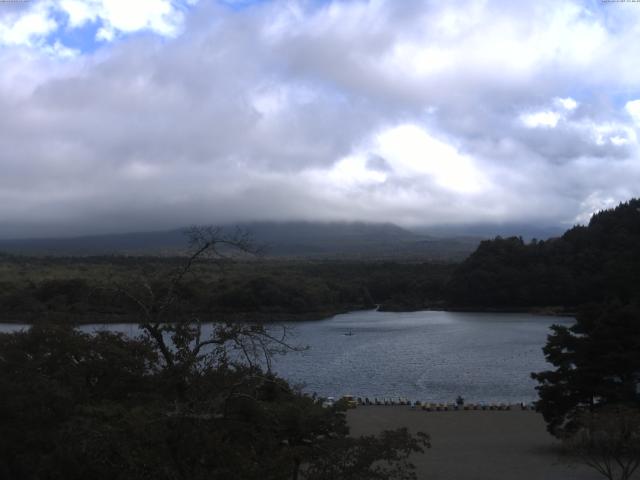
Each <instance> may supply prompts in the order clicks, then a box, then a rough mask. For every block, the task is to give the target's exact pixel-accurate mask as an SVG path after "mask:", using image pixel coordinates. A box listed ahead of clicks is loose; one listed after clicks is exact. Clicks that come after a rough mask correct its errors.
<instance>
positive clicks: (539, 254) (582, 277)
mask: <svg viewBox="0 0 640 480" xmlns="http://www.w3.org/2000/svg"><path fill="white" fill-rule="evenodd" d="M638 285H640V199H633V200H630V201H628V202H625V203H621V204H620V205H618V206H617V207H616V208H614V209H611V210H605V211H602V212H599V213H597V214H595V215H593V217H592V218H591V220H590V222H589V224H588V225H587V226H575V227H573V228H572V229H570V230H568V231H567V232H566V233H565V234H564V235H562V236H561V237H559V238H553V239H550V240H547V241H537V240H532V241H531V242H530V243H525V242H524V241H523V240H522V238H520V237H511V238H501V237H497V238H496V239H494V240H487V241H483V242H482V243H481V244H480V245H479V247H478V249H477V250H476V251H475V252H474V253H473V254H472V255H471V256H470V257H469V258H468V259H466V260H465V261H464V262H463V263H462V264H461V265H460V266H459V267H458V268H457V269H456V271H455V272H454V274H453V276H452V278H451V280H450V282H449V283H448V287H447V290H448V292H447V293H448V297H449V301H450V303H451V304H452V305H456V306H478V307H490V306H491V307H532V306H551V305H558V306H564V307H569V308H572V307H575V306H577V305H581V304H584V303H586V302H599V301H607V300H613V299H617V300H620V301H622V302H628V301H630V300H631V299H633V298H637V296H638V295H639V294H640V289H639V288H638Z"/></svg>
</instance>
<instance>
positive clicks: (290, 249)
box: [0, 222, 481, 260]
mask: <svg viewBox="0 0 640 480" xmlns="http://www.w3.org/2000/svg"><path fill="white" fill-rule="evenodd" d="M236 228H240V229H242V230H243V231H246V232H248V233H249V235H250V236H251V238H252V239H253V241H254V243H255V244H256V245H259V246H262V247H263V249H264V252H265V255H266V256H267V257H315V258H339V257H349V258H372V257H380V258H400V257H403V258H409V259H410V258H423V259H424V258H426V259H435V260H460V259H463V258H465V257H466V256H468V255H469V254H470V253H471V252H472V251H473V250H474V249H475V248H476V247H477V245H478V243H479V242H480V240H481V238H479V237H473V236H464V237H463V236H460V237H449V238H443V237H442V236H439V237H435V236H430V235H425V234H422V233H416V232H412V231H409V230H407V229H404V228H401V227H399V226H397V225H394V224H392V223H364V222H329V223H321V222H254V223H245V224H239V225H237V226H236V225H228V226H224V227H222V231H223V232H226V233H232V232H233V231H234V230H235V229H236ZM187 248H188V244H187V237H186V236H185V234H184V230H183V229H174V230H168V231H157V232H135V233H125V234H111V235H91V236H80V237H71V238H31V239H28V238H27V239H11V240H0V251H2V252H6V253H13V254H29V255H34V254H36V255H71V256H73V255H78V256H82V255H105V254H130V255H175V254H180V253H184V252H185V251H186V249H187Z"/></svg>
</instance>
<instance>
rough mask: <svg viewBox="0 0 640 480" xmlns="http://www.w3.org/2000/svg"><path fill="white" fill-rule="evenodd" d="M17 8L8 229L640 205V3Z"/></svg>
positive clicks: (72, 0) (5, 45)
mask: <svg viewBox="0 0 640 480" xmlns="http://www.w3.org/2000/svg"><path fill="white" fill-rule="evenodd" d="M134 3H135V5H136V7H135V9H133V10H132V8H133V7H131V6H130V5H132V4H131V2H118V1H115V0H86V1H80V0H60V1H58V2H56V1H47V0H43V1H41V2H29V3H25V4H7V6H6V7H5V6H4V5H1V4H0V111H1V112H2V116H0V167H2V172H3V174H2V175H1V176H0V235H1V236H21V235H57V234H75V233H91V232H106V231H124V230H141V229H148V228H168V227H174V226H179V225H184V224H188V223H192V222H229V221H231V222H233V221H245V220H285V219H312V220H355V219H357V220H370V221H393V222H397V223H400V224H404V225H430V224H442V223H464V222H473V223H478V222H507V221H517V222H520V223H522V222H537V223H543V224H557V223H565V224H571V223H574V222H578V221H584V220H585V219H587V218H588V216H589V214H590V213H591V212H593V211H595V210H598V209H600V208H603V207H607V206H610V205H612V204H615V203H616V202H618V201H620V200H624V199H627V198H629V197H631V196H634V195H639V194H640V158H639V156H638V137H637V135H638V129H639V128H640V91H639V90H640V88H638V87H637V86H638V85H640V65H639V63H640V51H639V50H640V42H639V41H638V40H640V21H639V20H640V5H638V4H634V3H628V4H624V3H609V4H606V3H605V4H601V3H599V2H595V1H594V2H577V1H569V0H567V1H558V0H540V1H537V2H528V3H530V4H526V5H525V4H522V3H521V2H518V3H517V5H515V4H514V2H507V1H506V0H505V1H502V0H495V1H485V0H463V1H460V2H455V4H452V3H450V2H435V1H433V2H432V1H417V0H406V1H403V2H394V1H391V0H371V1H367V2H365V1H348V2H347V1H342V2H340V1H334V2H321V3H319V2H317V1H314V2H312V1H304V0H300V1H276V2H259V3H255V4H252V3H251V2H240V3H238V2H224V3H223V2H213V1H205V0H201V1H200V2H198V3H195V2H193V1H190V2H187V1H184V2H176V1H173V2H171V1H169V0H144V1H140V2H137V1H136V2H134Z"/></svg>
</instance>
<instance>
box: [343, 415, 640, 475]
mask: <svg viewBox="0 0 640 480" xmlns="http://www.w3.org/2000/svg"><path fill="white" fill-rule="evenodd" d="M347 418H348V421H349V425H350V427H351V432H352V434H353V435H366V434H374V433H377V432H379V431H381V430H386V429H395V428H399V427H408V428H409V429H410V430H411V431H412V432H417V431H423V432H425V433H428V434H429V435H430V436H431V444H432V448H431V449H429V450H427V451H426V452H425V453H424V454H421V455H416V456H415V457H414V458H413V462H414V463H415V465H416V467H417V473H418V478H419V479H421V480H422V479H424V480H597V479H602V478H604V477H601V476H600V475H599V474H598V473H596V472H595V471H594V470H592V469H590V468H588V467H586V466H583V465H576V464H570V461H569V459H568V458H566V457H563V456H562V455H561V454H560V452H559V451H558V449H557V446H558V443H557V441H556V440H555V439H554V438H553V437H552V436H551V435H549V434H548V433H547V431H546V430H545V424H544V421H543V419H542V417H541V416H540V415H539V414H538V413H535V412H532V411H522V410H515V409H514V410H510V411H447V412H425V411H422V410H415V409H412V408H411V407H408V406H388V407H387V406H360V407H358V408H356V409H354V410H350V411H349V412H348V415H347ZM633 478H634V479H637V478H640V476H639V475H638V472H636V475H635V476H634V477H633Z"/></svg>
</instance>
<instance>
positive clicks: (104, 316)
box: [0, 257, 454, 322]
mask: <svg viewBox="0 0 640 480" xmlns="http://www.w3.org/2000/svg"><path fill="white" fill-rule="evenodd" d="M184 261H185V259H184V258H168V259H162V258H157V257H147V258H144V257H89V258H48V259H47V258H24V257H4V258H3V259H2V262H1V263H0V267H1V269H2V270H1V272H0V314H1V315H2V316H3V319H4V320H5V321H34V320H38V319H41V318H49V319H54V320H64V319H70V320H73V321H89V322H93V321H128V320H129V319H128V318H127V317H128V316H130V315H131V316H133V315H135V314H136V312H137V310H136V309H137V305H136V304H135V295H148V294H149V291H151V292H155V294H156V295H160V294H162V292H165V291H166V290H167V289H168V288H171V278H172V275H173V274H175V272H178V271H179V270H180V268H181V266H182V265H183V264H184ZM453 268H454V266H453V265H451V264H438V263H433V264H403V263H385V262H380V263H360V262H351V263H349V262H273V261H264V262H262V261H254V262H238V263H227V264H223V265H218V264H214V263H209V264H207V263H204V264H202V265H198V266H197V268H196V269H194V271H193V272H190V274H189V276H188V277H187V278H185V279H183V281H181V282H180V286H179V290H180V291H179V298H180V299H181V300H182V302H181V304H180V305H179V306H176V314H178V313H179V314H181V315H195V314H197V315H201V316H209V315H211V316H221V315H222V316H225V315H226V316H228V317H234V316H239V315H240V316H245V317H249V318H250V317H251V316H252V315H254V316H258V317H259V318H260V319H265V320H268V319H270V318H271V317H273V318H274V319H279V318H286V316H292V317H294V316H295V317H296V318H298V317H299V318H308V317H310V316H311V317H322V316H325V315H330V314H333V313H338V312H341V311H346V310H353V309H367V308H373V307H374V306H376V305H380V306H381V308H383V309H390V310H410V309H420V308H426V307H429V306H433V305H439V304H441V303H442V301H443V299H444V295H445V290H444V288H445V285H446V282H447V281H448V279H449V276H450V274H451V272H452V270H453ZM125 292H126V294H125ZM136 292H137V293H136ZM132 294H133V295H132ZM178 307H179V308H178ZM205 318H208V317H205Z"/></svg>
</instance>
